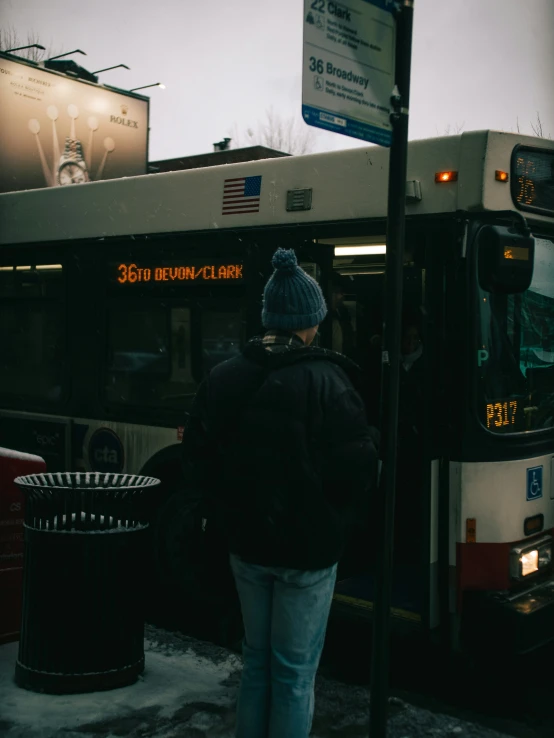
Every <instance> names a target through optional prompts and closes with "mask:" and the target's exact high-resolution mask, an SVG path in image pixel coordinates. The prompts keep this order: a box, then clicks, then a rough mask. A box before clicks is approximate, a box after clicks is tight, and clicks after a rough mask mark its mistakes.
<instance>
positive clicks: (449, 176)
mask: <svg viewBox="0 0 554 738" xmlns="http://www.w3.org/2000/svg"><path fill="white" fill-rule="evenodd" d="M457 180H458V172H435V182H457Z"/></svg>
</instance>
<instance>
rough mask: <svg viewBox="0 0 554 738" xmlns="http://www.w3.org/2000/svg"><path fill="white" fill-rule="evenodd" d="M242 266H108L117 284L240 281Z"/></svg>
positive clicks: (209, 263)
mask: <svg viewBox="0 0 554 738" xmlns="http://www.w3.org/2000/svg"><path fill="white" fill-rule="evenodd" d="M243 269H244V264H240V263H238V264H237V263H227V262H220V261H218V262H213V261H204V262H193V261H188V262H185V261H182V262H162V263H159V264H148V265H142V266H140V265H139V264H136V263H134V262H130V263H126V262H119V263H116V264H112V265H111V270H112V278H113V279H114V281H116V282H119V284H139V283H147V282H148V283H162V282H174V283H187V284H191V283H194V284H208V283H209V284H214V283H216V282H217V283H223V282H225V283H235V284H236V283H237V282H242V281H244V275H243Z"/></svg>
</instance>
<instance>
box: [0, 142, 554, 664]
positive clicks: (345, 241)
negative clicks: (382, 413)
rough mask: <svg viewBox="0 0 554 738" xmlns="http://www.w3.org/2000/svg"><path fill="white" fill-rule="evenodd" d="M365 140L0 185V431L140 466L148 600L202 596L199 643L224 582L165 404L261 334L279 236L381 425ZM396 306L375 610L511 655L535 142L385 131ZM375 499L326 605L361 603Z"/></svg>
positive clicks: (54, 456)
mask: <svg viewBox="0 0 554 738" xmlns="http://www.w3.org/2000/svg"><path fill="white" fill-rule="evenodd" d="M388 160H389V150H388V149H386V148H381V147H376V146H372V147H364V148H356V149H350V150H344V151H336V152H331V153H320V154H312V155H307V156H294V157H284V158H280V159H268V160H263V161H254V162H246V163H238V164H230V165H225V166H214V167H209V168H204V169H195V170H189V171H178V172H169V173H161V174H150V175H144V176H137V177H129V178H122V179H117V180H109V181H104V182H93V183H86V184H80V185H79V186H64V187H57V188H48V189H41V190H34V191H26V192H14V193H6V194H1V195H0V222H1V234H0V246H1V258H0V300H1V306H2V307H1V312H0V341H1V346H2V353H1V357H0V373H1V383H0V408H1V409H0V445H1V446H6V447H8V448H14V449H17V450H19V451H26V452H30V453H36V454H38V455H39V456H42V457H43V458H44V459H45V461H46V463H47V466H48V470H49V471H57V470H69V471H79V470H80V471H98V472H114V473H120V472H123V473H138V474H145V475H151V476H154V477H157V478H159V479H160V480H161V482H162V484H161V486H160V488H159V492H158V494H157V496H156V498H155V499H154V500H152V525H151V533H152V535H151V538H152V541H151V545H152V549H151V552H150V553H151V556H150V562H151V571H150V572H149V576H148V578H147V579H148V582H149V584H148V592H149V602H150V603H151V604H152V603H156V608H157V609H158V610H159V611H160V612H163V611H164V609H165V610H166V611H167V612H169V611H171V612H173V613H175V612H177V611H179V608H181V610H183V611H184V610H187V611H188V612H192V611H200V609H201V608H202V607H204V612H206V611H207V610H209V611H210V612H212V613H216V615H215V616H214V617H215V621H214V622H216V624H215V625H214V628H217V629H218V630H217V632H218V634H219V635H217V638H219V639H220V640H222V641H223V640H225V638H226V637H227V636H228V634H229V631H230V630H232V628H231V626H230V625H229V623H230V622H232V617H231V616H230V615H225V617H227V620H226V621H225V622H226V623H227V625H225V626H224V625H222V624H221V623H222V622H223V621H224V613H231V612H235V613H236V599H235V600H234V604H233V605H231V604H230V603H231V602H232V601H233V588H232V586H230V585H229V581H230V577H229V571H228V567H227V565H226V560H225V556H224V553H223V552H222V551H221V550H220V548H221V547H220V542H218V539H217V536H215V535H212V537H210V530H211V527H210V522H209V519H207V518H206V517H205V516H204V513H202V512H201V510H202V504H201V490H195V489H192V488H191V486H190V485H189V484H188V483H187V478H186V475H185V474H184V471H183V465H182V458H181V439H182V433H183V427H184V425H185V422H186V417H187V411H188V410H189V409H190V407H191V403H192V401H193V399H194V396H195V392H196V390H197V388H198V385H199V383H200V382H201V380H202V378H203V377H204V376H205V375H206V373H207V372H209V371H210V369H211V368H212V367H213V366H215V365H216V364H217V363H218V362H221V361H225V360H227V359H229V358H231V357H233V356H236V355H237V353H239V352H240V350H241V347H242V346H243V345H244V344H245V342H246V341H247V340H248V339H249V338H250V337H252V336H254V335H256V334H259V333H260V332H261V331H262V326H261V300H262V291H263V287H264V284H265V282H266V280H267V279H268V277H269V276H270V274H271V272H272V267H271V256H272V254H273V253H274V251H275V249H276V248H277V247H278V246H282V247H286V248H293V249H294V250H295V252H296V254H297V257H298V261H299V263H300V264H301V265H302V267H303V268H304V269H305V270H306V271H307V272H308V273H309V274H311V275H312V276H313V277H314V278H315V279H317V280H318V282H319V283H320V285H321V287H322V289H323V291H324V294H325V296H326V299H327V300H328V304H329V313H328V316H327V317H326V318H325V320H324V321H323V323H322V324H321V326H320V330H319V333H318V337H317V341H318V342H319V345H321V346H324V347H328V348H332V349H334V350H337V351H341V352H342V353H344V354H346V355H347V356H349V357H350V358H351V359H352V360H353V361H354V362H355V363H356V364H357V365H358V367H359V368H360V376H361V382H360V387H361V389H360V391H361V393H362V395H363V397H364V401H365V402H366V406H367V413H368V420H369V422H370V423H372V424H373V425H376V424H377V423H378V422H379V417H378V416H379V413H378V408H379V395H380V376H381V372H380V367H381V335H382V331H383V293H384V271H385V258H386V249H387V244H386V225H387V223H386V218H387V184H388ZM403 316H404V319H403V330H404V334H403V346H404V349H403V361H402V367H401V387H400V416H399V446H398V453H399V459H398V470H399V471H398V482H397V493H396V513H395V540H394V545H395V568H394V582H393V591H392V609H391V612H392V622H393V626H395V627H396V626H398V628H399V629H401V630H402V629H404V628H407V629H408V630H409V631H410V632H412V631H415V632H419V633H421V634H422V635H424V636H425V637H429V638H431V639H439V640H441V642H443V643H445V642H446V643H447V644H448V646H449V648H451V649H452V650H453V651H457V652H464V650H466V649H472V648H473V649H475V648H485V647H486V648H491V649H494V648H497V649H504V650H506V651H508V650H509V651H513V652H515V653H524V652H528V651H531V650H533V649H536V648H538V647H539V646H541V644H544V643H546V642H548V641H550V640H552V639H553V638H554V574H553V569H552V545H553V533H554V143H553V142H552V141H549V140H545V139H538V138H534V137H526V136H522V135H519V134H509V133H502V132H495V131H475V132H469V133H463V134H461V135H456V136H448V137H440V138H434V139H429V140H421V141H413V142H411V143H410V144H409V155H408V167H407V182H406V243H405V254H404V277H403ZM405 342H406V343H405ZM410 342H411V343H410ZM375 495H376V493H375V492H374V493H373V495H371V494H369V495H368V499H367V506H366V507H367V510H366V514H365V516H364V518H363V519H360V523H359V526H357V527H356V528H355V529H353V531H352V537H351V541H350V544H349V547H348V549H347V551H346V552H345V555H344V557H343V559H342V560H341V562H340V566H339V574H338V578H337V584H336V590H335V594H334V599H333V607H332V615H333V617H335V616H336V617H337V618H356V619H361V620H367V621H371V617H372V611H373V589H374V576H373V575H374V572H375V571H376V567H377V566H378V565H379V563H378V560H377V558H376V557H377V554H376V552H375V547H374V546H373V543H374V540H375V537H376V533H377V528H378V526H379V518H378V516H377V514H376V512H375V509H376V496H375ZM145 582H146V578H145ZM145 586H146V584H145ZM195 608H198V610H197V609H195ZM226 628H227V630H226ZM222 633H225V634H227V635H222ZM214 637H215V636H214Z"/></svg>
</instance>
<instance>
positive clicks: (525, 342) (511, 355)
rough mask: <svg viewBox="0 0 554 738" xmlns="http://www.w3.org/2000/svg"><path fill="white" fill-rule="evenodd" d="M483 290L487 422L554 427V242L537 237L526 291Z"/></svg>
mask: <svg viewBox="0 0 554 738" xmlns="http://www.w3.org/2000/svg"><path fill="white" fill-rule="evenodd" d="M478 295H479V342H478V348H477V365H478V372H479V383H480V387H481V392H480V395H481V398H482V399H481V400H480V402H481V403H482V404H481V408H480V410H481V412H480V415H481V418H482V421H483V423H484V425H485V427H486V428H488V429H489V430H491V431H493V432H497V433H517V432H522V431H536V430H542V429H545V428H552V427H554V242H553V241H551V240H547V239H544V238H536V239H535V265H534V270H533V280H532V282H531V285H530V287H529V289H528V290H527V291H526V292H523V293H522V294H515V295H503V294H497V293H494V294H493V293H489V292H485V291H484V290H482V289H481V288H480V287H478ZM483 396H484V397H483Z"/></svg>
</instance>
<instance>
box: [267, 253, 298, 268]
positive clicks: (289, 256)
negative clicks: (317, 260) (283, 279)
mask: <svg viewBox="0 0 554 738" xmlns="http://www.w3.org/2000/svg"><path fill="white" fill-rule="evenodd" d="M271 263H272V265H273V266H274V268H275V269H276V270H277V271H280V272H284V273H285V274H293V273H294V269H295V267H297V266H298V261H297V259H296V254H295V253H294V251H293V249H281V248H279V249H277V251H276V252H275V253H274V254H273V258H272V259H271Z"/></svg>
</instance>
